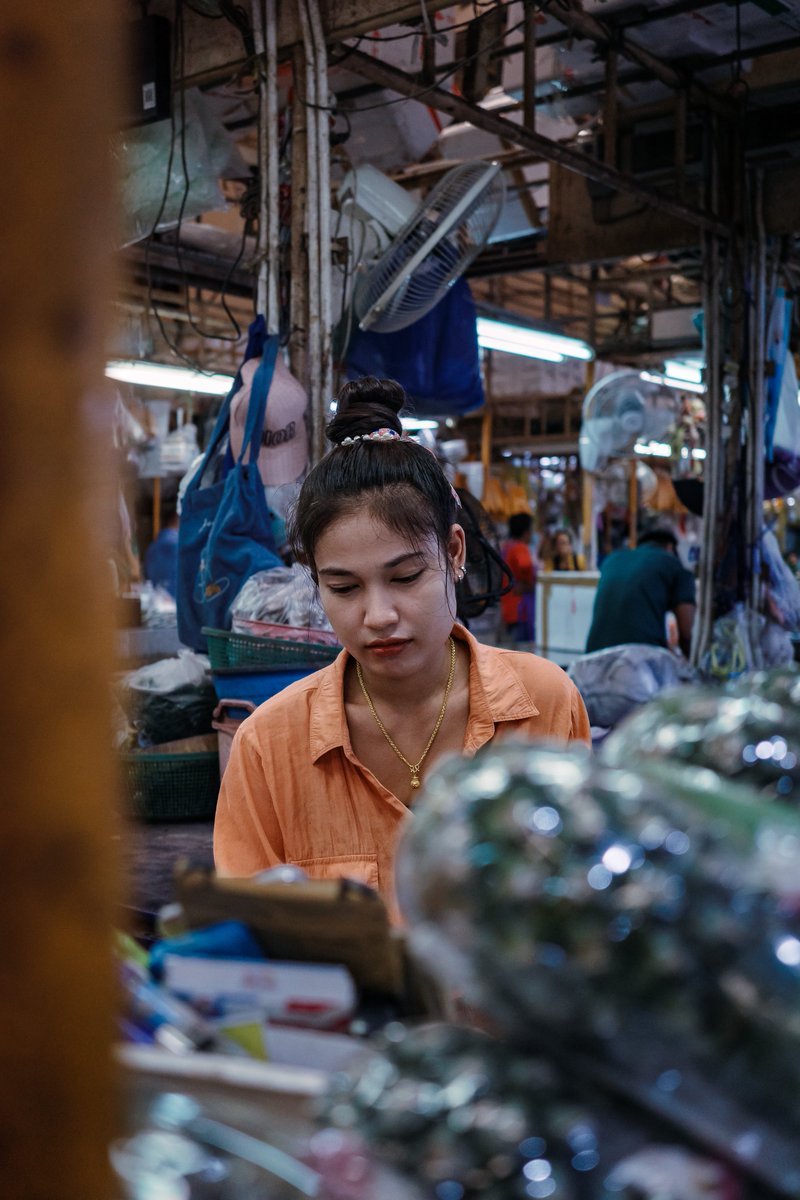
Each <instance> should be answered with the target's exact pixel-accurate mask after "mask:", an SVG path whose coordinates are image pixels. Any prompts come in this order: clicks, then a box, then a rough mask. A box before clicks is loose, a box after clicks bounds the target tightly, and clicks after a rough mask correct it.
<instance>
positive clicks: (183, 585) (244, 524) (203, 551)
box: [177, 317, 280, 650]
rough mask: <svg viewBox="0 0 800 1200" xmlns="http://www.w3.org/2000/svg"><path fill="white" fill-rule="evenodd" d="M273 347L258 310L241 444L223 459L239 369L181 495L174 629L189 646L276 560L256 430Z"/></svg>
mask: <svg viewBox="0 0 800 1200" xmlns="http://www.w3.org/2000/svg"><path fill="white" fill-rule="evenodd" d="M277 354H278V339H277V337H275V336H273V337H267V336H266V333H265V324H264V319H263V317H258V318H257V319H256V320H255V321H254V322H253V324H252V325H251V326H250V336H249V339H248V344H247V350H246V352H245V362H247V361H249V360H250V359H252V358H254V357H257V356H260V357H261V362H260V364H259V366H258V369H257V370H256V372H255V375H254V376H253V380H252V385H251V389H250V403H249V406H248V411H247V422H246V426H245V431H244V438H243V441H242V447H241V450H240V452H239V454H238V457H237V458H236V460H235V462H232V463H230V457H231V456H230V451H229V450H228V453H227V454H226V453H225V449H226V446H227V443H228V440H229V435H230V424H231V402H232V399H233V397H234V396H235V395H236V394H237V392H238V391H239V390H240V389H241V387H242V370H240V371H239V372H238V373H237V376H236V379H235V381H234V384H233V387H232V388H231V390H230V392H229V393H228V395H227V396H226V398H225V400H224V402H223V405H222V409H221V410H220V414H219V416H218V418H217V423H216V425H215V427H214V432H213V433H212V435H211V439H210V441H209V443H208V446H207V448H206V452H205V454H204V455H203V459H202V462H201V463H200V466H199V467H198V469H197V471H196V472H195V474H194V476H193V477H192V479H191V480H190V481H189V484H188V486H187V488H186V492H185V495H184V497H183V504H182V507H181V523H180V527H179V533H178V594H177V608H178V636H179V637H180V639H181V641H182V642H183V643H184V645H186V646H190V647H191V648H192V649H194V650H205V649H206V644H207V643H206V639H205V637H204V636H203V634H202V632H201V630H202V628H203V627H204V626H208V627H210V628H213V629H230V626H231V618H230V607H231V604H232V603H233V600H234V598H235V597H236V595H237V594H238V592H239V590H240V589H241V587H242V585H243V584H244V583H245V582H246V580H248V579H249V578H250V576H251V575H254V574H255V573H256V572H257V571H266V570H269V568H270V567H276V566H280V559H279V557H278V555H277V553H276V550H275V536H274V533H273V527H272V517H271V514H270V511H269V509H268V507H267V502H266V499H265V497H264V486H263V483H262V481H261V476H260V475H259V473H258V451H259V435H260V431H261V430H262V429H263V428H264V420H265V415H266V405H267V393H268V392H269V387H270V383H271V380H272V373H273V370H274V367H275V360H276V357H277ZM226 459H227V460H228V461H227V462H226ZM226 468H227V469H226Z"/></svg>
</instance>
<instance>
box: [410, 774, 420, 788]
mask: <svg viewBox="0 0 800 1200" xmlns="http://www.w3.org/2000/svg"><path fill="white" fill-rule="evenodd" d="M411 786H412V788H418V787H421V784H420V781H419V778H418V776H416V775H412V776H411Z"/></svg>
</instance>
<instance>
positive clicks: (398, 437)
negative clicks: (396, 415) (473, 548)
mask: <svg viewBox="0 0 800 1200" xmlns="http://www.w3.org/2000/svg"><path fill="white" fill-rule="evenodd" d="M393 441H401V442H414V443H415V444H416V445H417V446H422V443H421V442H418V441H417V440H416V438H412V437H409V436H408V434H407V433H398V432H397V430H396V429H389V428H388V426H382V427H381V428H380V429H373V430H372V433H356V434H354V435H353V437H346V438H342V440H341V441H340V442H339V445H340V446H352V445H353V444H354V443H355V442H393ZM422 449H423V450H427V451H428V453H429V454H432V455H433V457H434V459H436V463H437V465H438V466H439V467H440V468H441V463H439V460H438V458H436V455H435V453H434V452H433V450H431V448H430V447H429V446H422ZM442 474H443V475H444V471H442ZM445 478H447V476H446V475H445ZM448 486H449V488H450V495H451V496H452V497H453V500H454V502H455V505H456V508H461V498H460V496H459V494H458V492H457V491H456V489H455V488H454V487H453V485H452V483H448Z"/></svg>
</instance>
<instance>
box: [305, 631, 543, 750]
mask: <svg viewBox="0 0 800 1200" xmlns="http://www.w3.org/2000/svg"><path fill="white" fill-rule="evenodd" d="M453 637H454V638H456V640H457V641H460V642H466V644H467V647H468V649H469V657H470V662H469V696H470V699H469V718H468V720H467V731H466V736H465V739H464V749H465V750H466V751H467V752H469V753H474V752H475V751H476V750H477V749H479V747H480V746H483V745H485V744H486V742H488V741H491V739H492V738H493V737H494V733H495V729H496V727H497V725H498V724H499V723H500V722H502V721H520V720H525V719H526V718H528V717H536V716H538V715H539V710H538V708H537V707H536V705H535V704H534V702H533V700H532V699H531V697H530V695H529V694H528V692H527V690H526V689H525V687H523V685H522V683H521V681H520V679H519V677H518V675H517V673H516V671H514V670H513V668H512V667H511V664H510V660H509V655H510V652H507V653H500V654H498V653H497V651H496V650H495V649H494V648H493V647H489V646H484V645H483V644H482V643H481V642H478V641H476V639H475V638H474V637H473V636H472V634H471V633H470V632H469V630H467V629H465V628H464V626H463V625H459V624H456V625H454V626H453ZM349 658H350V655H349V654H348V652H347V651H346V650H343V651H342V652H341V654H340V655H339V656H338V658H336V659H335V660H334V662H332V663H331V665H330V666H329V667H326V668H324V669H323V670H322V671H321V672H320V679H319V685H318V687H317V689H316V692H315V694H314V697H313V699H312V701H311V721H310V730H309V736H310V743H311V745H310V748H311V761H312V762H317V760H318V759H319V758H321V757H322V755H323V754H327V752H328V751H329V750H333V749H335V748H336V747H337V746H341V747H343V748H344V750H345V751H347V752H351V745H350V731H349V729H348V728H347V717H346V714H345V708H344V702H343V697H344V673H345V670H346V668H347V661H348V659H349Z"/></svg>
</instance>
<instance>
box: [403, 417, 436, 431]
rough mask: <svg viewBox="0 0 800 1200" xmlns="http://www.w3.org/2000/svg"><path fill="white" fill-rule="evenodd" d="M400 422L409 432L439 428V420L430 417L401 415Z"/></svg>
mask: <svg viewBox="0 0 800 1200" xmlns="http://www.w3.org/2000/svg"><path fill="white" fill-rule="evenodd" d="M400 424H401V425H402V426H403V429H405V430H406V432H407V433H419V432H420V431H421V430H423V429H438V428H439V422H438V421H434V420H433V419H432V418H428V417H401V418H400Z"/></svg>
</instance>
